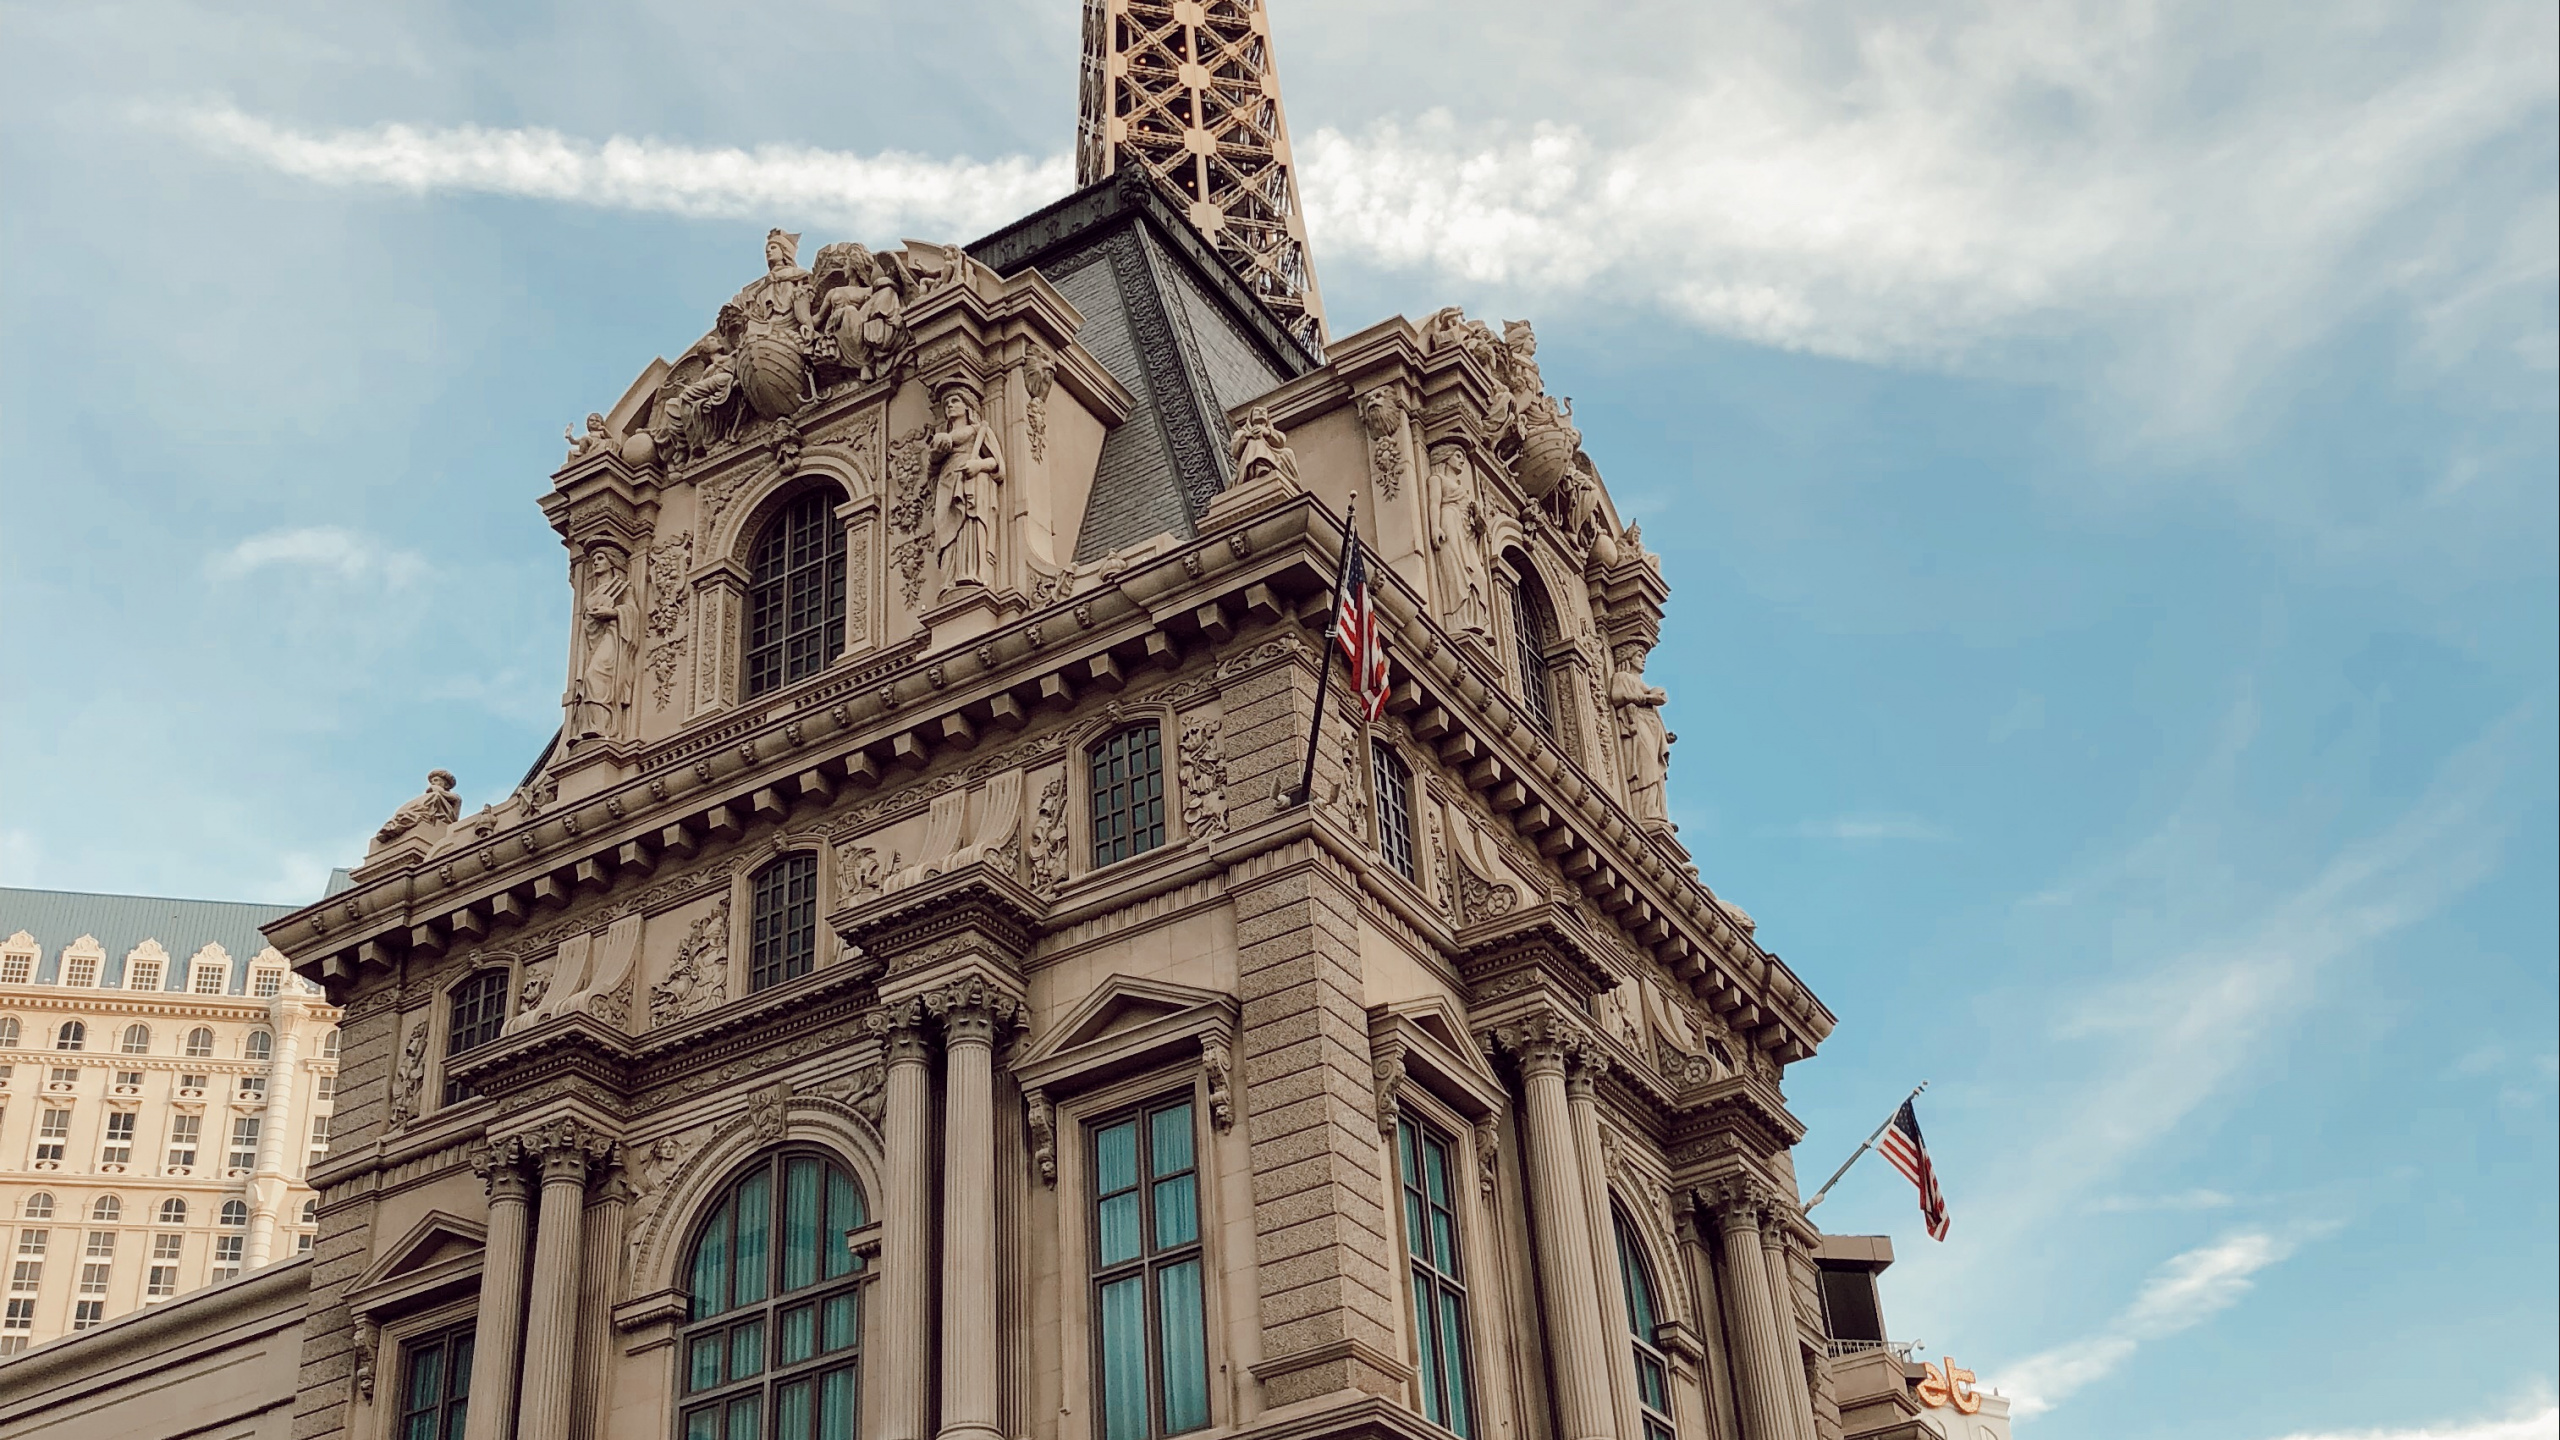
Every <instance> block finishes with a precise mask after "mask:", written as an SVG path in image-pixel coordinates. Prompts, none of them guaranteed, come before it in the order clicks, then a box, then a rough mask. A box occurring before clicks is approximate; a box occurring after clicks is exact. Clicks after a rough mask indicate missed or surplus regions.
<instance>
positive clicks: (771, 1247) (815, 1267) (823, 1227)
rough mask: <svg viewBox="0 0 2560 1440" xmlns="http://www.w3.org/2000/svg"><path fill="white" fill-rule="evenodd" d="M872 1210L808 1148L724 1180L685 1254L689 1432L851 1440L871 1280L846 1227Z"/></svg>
mask: <svg viewBox="0 0 2560 1440" xmlns="http://www.w3.org/2000/svg"><path fill="white" fill-rule="evenodd" d="M868 1218H869V1217H868V1215H867V1213H866V1212H865V1210H864V1207H863V1201H862V1190H861V1188H860V1187H859V1186H857V1185H855V1184H854V1181H853V1176H852V1175H851V1173H849V1172H848V1171H846V1170H845V1168H844V1167H843V1166H841V1165H838V1164H836V1163H835V1162H834V1161H832V1160H829V1159H827V1158H826V1157H824V1156H822V1155H816V1154H812V1153H809V1152H807V1151H784V1152H782V1153H780V1154H777V1155H768V1156H766V1157H764V1158H763V1159H761V1160H758V1161H756V1162H755V1164H754V1165H752V1166H750V1167H749V1168H748V1169H747V1171H746V1173H745V1174H743V1175H740V1176H739V1177H738V1178H737V1179H735V1180H733V1181H731V1182H730V1183H729V1188H728V1189H727V1190H726V1191H725V1192H723V1193H722V1194H721V1196H720V1198H719V1200H718V1201H716V1202H715V1203H714V1204H713V1205H712V1207H711V1216H710V1218H709V1219H708V1220H705V1221H704V1222H703V1225H702V1230H701V1232H700V1234H699V1235H698V1236H697V1237H696V1238H695V1240H694V1242H693V1251H692V1253H691V1255H690V1256H689V1257H688V1258H687V1260H686V1262H685V1273H686V1275H687V1276H688V1277H689V1282H690V1283H689V1286H688V1288H689V1289H690V1290H691V1291H692V1301H693V1303H692V1309H691V1311H690V1313H689V1314H688V1315H687V1317H686V1325H685V1329H684V1333H683V1335H682V1337H681V1338H680V1341H679V1344H680V1346H681V1348H680V1349H679V1351H678V1352H677V1353H678V1355H679V1356H680V1359H679V1361H678V1364H679V1366H680V1367H681V1368H680V1374H681V1375H682V1377H683V1388H684V1401H683V1405H682V1408H681V1416H682V1418H681V1419H679V1420H678V1422H677V1429H676V1433H677V1434H679V1435H681V1436H682V1437H684V1440H758V1437H761V1436H766V1435H773V1436H785V1435H788V1436H795V1437H796V1436H806V1435H813V1434H814V1435H818V1436H823V1437H826V1440H851V1437H852V1436H853V1434H854V1433H855V1429H856V1423H857V1421H856V1415H855V1402H856V1397H857V1396H858V1395H859V1393H860V1384H861V1365H862V1355H861V1342H862V1291H861V1286H862V1282H863V1280H864V1279H865V1278H866V1277H865V1275H864V1272H863V1265H862V1261H861V1260H860V1259H859V1258H858V1257H856V1256H855V1255H854V1253H853V1252H852V1250H851V1249H849V1248H848V1247H847V1246H846V1244H845V1236H846V1235H847V1234H848V1233H850V1232H852V1231H854V1230H858V1229H860V1228H861V1227H862V1226H863V1225H864V1224H865V1223H866V1222H867V1220H868ZM990 1359H991V1357H987V1356H972V1357H968V1358H967V1359H966V1360H965V1361H956V1362H955V1363H971V1364H983V1363H987V1362H988V1361H989V1360H990Z"/></svg>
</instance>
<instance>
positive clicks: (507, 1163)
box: [471, 1145, 533, 1205]
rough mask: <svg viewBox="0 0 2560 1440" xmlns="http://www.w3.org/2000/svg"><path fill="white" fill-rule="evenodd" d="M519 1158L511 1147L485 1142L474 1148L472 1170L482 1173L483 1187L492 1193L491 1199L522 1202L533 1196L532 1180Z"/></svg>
mask: <svg viewBox="0 0 2560 1440" xmlns="http://www.w3.org/2000/svg"><path fill="white" fill-rule="evenodd" d="M517 1158H518V1157H517V1156H516V1154H515V1152H514V1151H513V1149H512V1148H509V1149H506V1150H504V1151H501V1150H500V1149H498V1148H497V1147H493V1146H488V1145H482V1146H478V1147H476V1148H474V1149H473V1150H472V1152H471V1169H472V1173H474V1174H476V1175H478V1176H479V1177H480V1188H481V1191H482V1192H483V1193H484V1194H486V1195H487V1196H488V1197H489V1200H490V1203H492V1204H495V1203H497V1202H498V1201H501V1200H511V1201H514V1202H515V1203H517V1204H519V1205H521V1204H523V1203H524V1202H525V1201H526V1200H528V1199H530V1198H531V1197H532V1194H533V1185H532V1182H531V1181H529V1180H527V1179H526V1178H525V1173H524V1171H523V1169H522V1168H520V1167H519V1165H518V1164H517Z"/></svg>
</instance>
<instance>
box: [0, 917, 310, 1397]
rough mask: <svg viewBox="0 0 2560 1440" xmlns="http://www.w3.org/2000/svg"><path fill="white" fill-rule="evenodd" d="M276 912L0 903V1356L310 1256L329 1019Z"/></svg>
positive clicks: (15, 1352) (12, 1353)
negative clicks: (311, 1178) (283, 945)
mask: <svg viewBox="0 0 2560 1440" xmlns="http://www.w3.org/2000/svg"><path fill="white" fill-rule="evenodd" d="M285 912H286V907H284V906H281V905H244V904H233V903H226V902H220V901H201V900H160V899H151V898H145V897H141V896H130V895H82V894H72V893H67V892H61V891H49V890H16V889H0V1222H5V1224H6V1225H7V1227H8V1228H7V1229H6V1230H0V1236H5V1243H6V1245H7V1252H6V1254H5V1256H4V1257H0V1258H5V1260H6V1262H7V1264H8V1267H9V1268H8V1272H7V1277H6V1291H5V1294H0V1356H5V1355H14V1354H17V1353H18V1352H20V1351H22V1350H25V1349H27V1348H28V1347H30V1346H33V1345H42V1344H44V1343H46V1342H47V1341H50V1340H53V1339H55V1338H57V1337H60V1336H63V1335H68V1334H73V1333H76V1332H79V1331H84V1330H89V1329H92V1328H95V1327H97V1326H99V1325H103V1324H106V1323H107V1322H109V1321H112V1320H114V1319H116V1318H117V1317H119V1316H122V1315H127V1314H130V1313H132V1312H134V1311H137V1310H140V1309H143V1308H145V1307H148V1306H154V1305H158V1304H160V1303H162V1302H164V1301H167V1300H169V1299H170V1298H172V1297H174V1296H177V1295H181V1294H184V1293H186V1292H188V1291H191V1290H194V1289H196V1288H197V1287H199V1286H202V1285H205V1284H208V1283H211V1282H214V1281H220V1280H227V1279H230V1278H233V1277H235V1276H238V1275H240V1274H241V1273H242V1272H243V1271H244V1270H252V1269H256V1268H259V1267H261V1266H264V1265H267V1264H269V1263H270V1262H272V1261H277V1260H283V1259H287V1258H290V1257H291V1256H293V1255H295V1254H297V1253H300V1252H303V1251H307V1250H309V1249H310V1248H311V1245H312V1242H313V1240H314V1239H315V1238H316V1236H317V1235H318V1233H319V1227H318V1214H317V1202H318V1199H319V1197H318V1195H317V1193H316V1192H314V1191H313V1190H312V1189H311V1188H310V1187H309V1186H308V1185H307V1184H305V1183H304V1180H303V1173H304V1171H305V1169H306V1168H307V1167H308V1165H309V1164H310V1162H311V1161H313V1160H315V1159H317V1158H318V1157H319V1156H320V1155H322V1154H325V1153H326V1152H327V1150H328V1147H329V1141H330V1134H329V1125H330V1120H331V1112H332V1110H333V1108H334V1102H333V1099H332V1089H333V1087H334V1086H335V1084H336V1078H337V1069H338V1055H337V1032H336V1030H335V1028H334V1022H335V1021H336V1019H337V1011H336V1010H334V1009H333V1008H331V1007H330V1006H329V1005H328V1004H327V1003H325V1002H324V1001H323V1000H322V999H321V997H320V994H319V992H318V987H316V986H314V985H311V984H309V983H308V982H306V981H303V980H301V979H299V978H296V977H295V976H293V975H291V974H290V973H288V971H287V968H286V965H285V959H284V956H282V955H281V954H279V953H277V952H276V951H275V950H273V949H271V948H268V947H267V945H266V944H265V943H264V941H262V940H261V939H260V938H259V935H258V929H257V927H258V926H259V925H260V924H262V923H264V922H266V921H269V920H273V919H275V918H276V917H278V916H279V915H282V914H284V913H285Z"/></svg>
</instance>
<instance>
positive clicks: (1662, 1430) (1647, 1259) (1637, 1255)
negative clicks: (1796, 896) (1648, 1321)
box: [1609, 1202, 1680, 1440]
mask: <svg viewBox="0 0 2560 1440" xmlns="http://www.w3.org/2000/svg"><path fill="white" fill-rule="evenodd" d="M1609 1224H1610V1229H1611V1231H1612V1232H1613V1239H1614V1241H1615V1243H1616V1245H1617V1250H1618V1283H1619V1285H1620V1287H1621V1292H1622V1295H1623V1297H1624V1301H1625V1304H1626V1312H1627V1342H1628V1363H1629V1364H1631V1365H1633V1366H1634V1367H1635V1395H1636V1407H1637V1410H1638V1413H1639V1416H1640V1418H1641V1420H1642V1422H1643V1425H1644V1437H1643V1440H1679V1434H1680V1422H1679V1418H1678V1416H1677V1415H1676V1414H1674V1413H1673V1411H1672V1408H1671V1407H1672V1403H1673V1397H1672V1394H1671V1377H1672V1369H1671V1356H1670V1355H1669V1353H1667V1352H1666V1351H1664V1350H1663V1348H1662V1342H1661V1333H1660V1332H1661V1328H1662V1319H1663V1317H1662V1281H1661V1278H1660V1276H1661V1271H1660V1270H1659V1269H1658V1268H1657V1267H1656V1266H1655V1265H1654V1263H1653V1247H1652V1246H1650V1245H1647V1244H1646V1243H1645V1239H1644V1232H1643V1231H1642V1230H1639V1229H1637V1228H1636V1224H1635V1221H1634V1220H1632V1219H1630V1218H1628V1215H1627V1213H1626V1211H1625V1209H1624V1208H1622V1207H1620V1206H1619V1205H1617V1204H1616V1203H1614V1202H1613V1203H1611V1205H1610V1206H1609ZM1639 1283H1641V1284H1642V1286H1643V1289H1644V1298H1645V1299H1646V1300H1647V1301H1648V1302H1650V1303H1649V1304H1647V1305H1646V1306H1644V1307H1642V1308H1643V1309H1644V1310H1645V1312H1646V1313H1649V1314H1650V1315H1651V1316H1652V1318H1653V1322H1654V1323H1653V1326H1652V1328H1651V1330H1650V1331H1648V1330H1647V1329H1646V1327H1645V1326H1644V1324H1643V1322H1642V1321H1641V1320H1640V1319H1638V1313H1637V1312H1638V1308H1639V1307H1638V1306H1637V1304H1636V1288H1637V1286H1638V1284H1639ZM1648 1381H1650V1382H1651V1383H1652V1384H1653V1386H1654V1387H1656V1388H1655V1390H1654V1392H1653V1394H1652V1395H1648V1393H1647V1388H1646V1387H1647V1382H1648ZM1657 1398H1658V1399H1659V1402H1660V1403H1659V1404H1657V1403H1656V1399H1657Z"/></svg>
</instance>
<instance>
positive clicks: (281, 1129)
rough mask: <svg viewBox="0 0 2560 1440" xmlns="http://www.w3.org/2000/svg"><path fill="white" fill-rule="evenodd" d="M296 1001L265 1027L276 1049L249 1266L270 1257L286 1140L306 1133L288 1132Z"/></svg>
mask: <svg viewBox="0 0 2560 1440" xmlns="http://www.w3.org/2000/svg"><path fill="white" fill-rule="evenodd" d="M301 1018H302V1017H301V1016H300V1014H299V1013H298V1007H297V1006H295V1005H294V1004H293V1002H292V1001H290V1000H287V1001H285V1002H283V1003H281V1004H279V1005H277V1006H276V1007H275V1010H274V1019H273V1023H272V1024H271V1025H270V1026H269V1033H270V1034H272V1035H274V1036H275V1049H274V1051H273V1052H272V1055H271V1058H270V1059H269V1061H268V1063H267V1104H266V1109H264V1110H263V1111H261V1112H260V1114H261V1116H262V1117H263V1118H262V1123H261V1124H260V1126H259V1130H258V1163H257V1168H256V1169H255V1170H254V1171H252V1172H251V1173H250V1179H249V1185H248V1191H249V1243H248V1246H247V1247H246V1248H247V1250H248V1257H247V1258H248V1268H249V1269H251V1270H255V1269H257V1268H258V1267H260V1266H262V1265H265V1264H267V1263H269V1262H270V1261H272V1260H275V1259H276V1258H278V1257H277V1255H276V1227H277V1225H278V1223H279V1222H280V1221H281V1220H282V1218H283V1212H284V1207H285V1205H286V1204H287V1203H288V1202H289V1201H290V1199H291V1195H292V1192H291V1191H290V1190H289V1189H287V1188H286V1176H287V1175H288V1174H289V1173H290V1172H289V1171H288V1170H287V1168H286V1166H285V1156H286V1154H287V1153H288V1152H287V1151H286V1150H285V1147H286V1146H287V1145H299V1144H302V1143H304V1141H305V1138H306V1137H304V1136H301V1135H296V1134H292V1133H290V1132H291V1131H292V1130H293V1128H294V1126H293V1101H294V1093H295V1091H296V1090H297V1089H298V1088H299V1087H297V1086H296V1085H295V1083H294V1082H295V1081H297V1080H299V1079H301V1078H302V1033H301V1024H300V1021H301Z"/></svg>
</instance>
